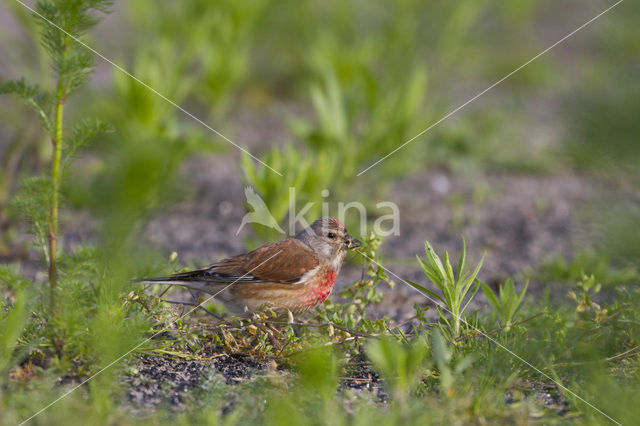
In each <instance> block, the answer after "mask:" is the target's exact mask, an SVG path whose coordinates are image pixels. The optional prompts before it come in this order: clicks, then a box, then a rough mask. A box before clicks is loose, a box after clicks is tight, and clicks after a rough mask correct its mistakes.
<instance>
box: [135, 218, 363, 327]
mask: <svg viewBox="0 0 640 426" xmlns="http://www.w3.org/2000/svg"><path fill="white" fill-rule="evenodd" d="M357 247H360V241H358V240H357V239H356V238H353V237H352V236H351V235H349V233H348V232H347V230H346V229H345V227H344V225H343V224H342V223H341V222H340V221H338V220H337V219H334V218H326V217H323V218H320V219H318V220H316V221H315V222H313V223H312V224H311V225H310V226H308V227H307V228H305V229H303V230H302V231H300V232H299V233H298V234H297V235H296V236H295V237H294V238H287V239H285V240H281V241H277V242H275V243H271V244H267V245H264V246H261V247H258V248H257V249H255V250H251V251H250V252H247V253H243V254H239V255H236V256H232V257H229V258H227V259H223V260H221V261H219V262H216V263H214V264H212V265H210V266H208V267H206V268H203V269H198V270H194V271H189V272H182V273H177V274H174V275H171V276H168V277H159V278H145V279H142V280H140V281H141V282H145V283H152V284H165V285H181V286H184V287H187V288H189V289H193V290H199V291H202V292H205V293H208V294H211V295H216V298H217V299H219V300H221V301H222V302H223V303H224V304H225V306H226V307H227V308H228V309H229V311H230V312H231V313H233V314H238V315H242V314H246V313H247V312H254V311H256V310H257V309H258V308H260V307H263V306H267V307H269V308H271V309H273V310H274V311H275V312H276V313H277V314H279V315H283V314H286V313H288V312H291V313H293V314H298V313H301V312H304V311H306V310H308V309H310V308H312V307H314V306H316V305H317V304H318V303H322V302H324V300H325V299H326V298H327V297H328V296H329V294H331V290H332V289H333V285H334V283H335V282H336V278H337V277H338V273H339V272H340V267H341V266H342V262H343V260H344V258H345V255H346V254H347V251H348V250H351V249H355V248H357Z"/></svg>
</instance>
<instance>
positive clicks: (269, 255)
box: [163, 238, 320, 283]
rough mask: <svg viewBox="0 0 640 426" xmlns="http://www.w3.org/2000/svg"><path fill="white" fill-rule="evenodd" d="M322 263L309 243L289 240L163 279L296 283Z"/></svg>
mask: <svg viewBox="0 0 640 426" xmlns="http://www.w3.org/2000/svg"><path fill="white" fill-rule="evenodd" d="M319 263H320V262H319V260H318V257H317V256H316V255H315V253H314V252H313V251H312V250H311V249H310V248H309V247H308V246H307V245H306V244H304V243H303V242H301V241H299V240H296V239H293V238H289V239H286V240H282V241H278V242H275V243H272V244H268V245H265V246H262V247H258V248H257V249H255V250H252V251H250V252H248V253H244V254H240V255H237V256H233V257H230V258H227V259H224V260H222V261H220V262H218V263H214V264H213V265H210V266H208V267H206V268H203V269H198V270H195V271H189V272H183V273H179V274H175V275H172V276H170V277H167V278H166V279H163V280H173V281H213V282H221V283H224V282H282V283H294V282H296V281H298V280H299V279H300V278H301V277H302V276H303V275H304V274H305V273H306V272H308V271H310V270H312V269H313V268H315V267H316V266H318V264H319Z"/></svg>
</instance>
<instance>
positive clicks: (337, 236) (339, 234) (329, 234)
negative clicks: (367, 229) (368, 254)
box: [296, 217, 360, 261]
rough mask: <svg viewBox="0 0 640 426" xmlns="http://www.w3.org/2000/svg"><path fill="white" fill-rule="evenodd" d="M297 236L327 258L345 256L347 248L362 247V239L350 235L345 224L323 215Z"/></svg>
mask: <svg viewBox="0 0 640 426" xmlns="http://www.w3.org/2000/svg"><path fill="white" fill-rule="evenodd" d="M296 238H297V239H299V240H301V241H303V242H304V243H306V244H307V245H308V246H310V247H311V248H312V249H313V250H314V251H315V252H316V253H318V254H319V255H320V256H322V257H324V258H326V259H330V260H333V259H336V258H339V259H340V261H342V259H343V258H344V255H345V254H346V252H347V250H352V249H355V248H357V247H360V241H358V240H357V239H356V238H354V237H352V236H351V235H349V233H348V232H347V230H346V228H345V227H344V225H343V224H342V223H341V222H340V221H339V220H337V219H334V218H332V217H323V218H320V219H318V220H316V221H315V222H313V223H312V224H311V225H309V226H308V227H307V228H305V229H303V230H302V231H300V232H299V233H298V235H296Z"/></svg>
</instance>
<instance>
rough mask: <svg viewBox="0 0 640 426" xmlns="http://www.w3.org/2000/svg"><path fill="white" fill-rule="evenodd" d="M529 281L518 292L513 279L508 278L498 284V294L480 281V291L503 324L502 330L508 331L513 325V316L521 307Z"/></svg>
mask: <svg viewBox="0 0 640 426" xmlns="http://www.w3.org/2000/svg"><path fill="white" fill-rule="evenodd" d="M528 286H529V282H528V281H527V282H526V283H525V285H524V287H523V288H522V291H521V292H520V294H518V293H516V290H515V286H514V284H513V280H512V279H511V278H509V279H508V280H507V281H506V282H505V283H504V285H501V286H500V290H499V291H498V295H496V293H495V292H494V291H493V290H492V289H491V287H489V286H488V285H486V284H485V283H482V291H483V292H484V295H485V296H486V297H487V300H488V301H489V303H490V304H491V307H492V308H493V310H494V311H495V313H496V314H497V315H498V317H499V318H500V320H501V321H502V323H503V324H504V325H505V328H504V331H509V330H510V329H511V326H512V325H513V318H514V317H515V315H516V313H517V312H518V310H519V309H520V308H521V307H522V301H523V300H524V295H525V293H526V292H527V287H528Z"/></svg>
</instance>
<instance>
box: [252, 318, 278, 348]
mask: <svg viewBox="0 0 640 426" xmlns="http://www.w3.org/2000/svg"><path fill="white" fill-rule="evenodd" d="M254 325H255V326H256V327H257V328H258V329H259V330H260V331H262V332H263V333H264V334H266V335H267V337H268V338H269V341H270V342H271V345H272V346H273V347H274V349H275V350H277V351H279V350H280V348H281V346H280V342H278V339H276V338H275V336H274V335H273V334H272V333H271V332H270V331H269V330H267V329H266V328H265V327H264V325H262V324H260V323H255V324H254ZM272 328H273V327H272ZM276 331H277V330H276Z"/></svg>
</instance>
